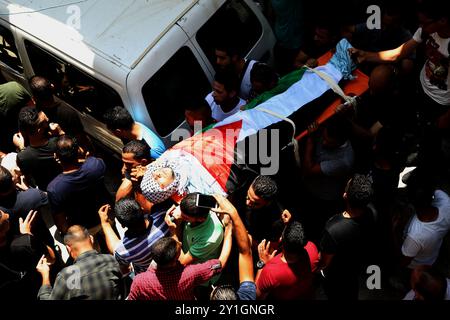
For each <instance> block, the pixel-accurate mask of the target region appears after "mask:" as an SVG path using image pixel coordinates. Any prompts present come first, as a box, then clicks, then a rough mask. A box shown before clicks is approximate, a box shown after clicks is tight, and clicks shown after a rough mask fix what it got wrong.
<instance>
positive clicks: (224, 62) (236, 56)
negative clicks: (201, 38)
mask: <svg viewBox="0 0 450 320" xmlns="http://www.w3.org/2000/svg"><path fill="white" fill-rule="evenodd" d="M233 43H234V41H230V40H226V41H224V42H223V43H221V44H217V45H216V48H215V54H216V65H217V67H218V68H219V70H225V69H227V68H232V67H233V66H234V65H235V64H237V63H238V62H239V60H241V59H242V58H241V55H240V53H239V49H238V48H237V47H236V46H235V45H233Z"/></svg>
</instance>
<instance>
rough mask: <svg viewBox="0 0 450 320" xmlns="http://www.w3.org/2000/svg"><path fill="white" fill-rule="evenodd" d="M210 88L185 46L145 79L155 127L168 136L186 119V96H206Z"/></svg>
mask: <svg viewBox="0 0 450 320" xmlns="http://www.w3.org/2000/svg"><path fill="white" fill-rule="evenodd" d="M210 91H211V84H210V83H209V81H208V78H207V77H206V75H205V73H204V72H203V69H202V68H201V66H200V64H199V63H198V61H197V59H196V58H195V56H194V54H193V53H192V51H191V50H190V49H189V48H188V47H182V48H181V49H179V50H178V51H177V52H176V53H175V54H174V55H173V56H172V57H171V58H170V59H169V61H167V62H166V63H165V64H164V66H162V67H161V69H159V70H158V72H156V73H155V75H154V76H153V77H152V78H150V80H148V81H147V82H146V83H145V85H144V86H143V87H142V96H143V97H144V101H145V104H146V105H147V110H148V113H149V115H150V117H151V118H152V122H153V125H154V126H155V129H156V131H157V132H158V134H159V135H160V136H162V137H165V136H167V135H168V134H170V133H171V132H172V131H173V130H174V129H175V128H176V127H178V126H179V125H180V123H181V122H183V120H184V107H185V105H184V104H183V102H185V101H186V98H190V97H205V96H206V95H207V94H208V93H209V92H210Z"/></svg>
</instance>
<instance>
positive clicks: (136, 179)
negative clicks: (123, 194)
mask: <svg viewBox="0 0 450 320" xmlns="http://www.w3.org/2000/svg"><path fill="white" fill-rule="evenodd" d="M145 172H147V167H146V166H140V165H139V166H136V167H135V168H133V169H131V174H130V175H131V182H132V183H133V185H139V184H140V183H141V181H142V178H143V177H144V175H145Z"/></svg>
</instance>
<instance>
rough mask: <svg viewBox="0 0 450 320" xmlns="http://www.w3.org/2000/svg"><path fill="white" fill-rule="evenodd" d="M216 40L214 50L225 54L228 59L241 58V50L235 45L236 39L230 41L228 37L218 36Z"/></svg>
mask: <svg viewBox="0 0 450 320" xmlns="http://www.w3.org/2000/svg"><path fill="white" fill-rule="evenodd" d="M218 39H219V40H218V41H217V42H216V44H215V46H214V48H215V49H216V50H219V51H223V52H225V53H226V55H227V56H229V57H230V58H231V57H233V56H238V57H241V56H242V49H240V48H239V46H238V45H237V42H236V39H232V38H231V37H230V36H227V35H224V34H222V36H219V37H218Z"/></svg>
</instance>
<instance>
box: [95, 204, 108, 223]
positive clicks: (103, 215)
mask: <svg viewBox="0 0 450 320" xmlns="http://www.w3.org/2000/svg"><path fill="white" fill-rule="evenodd" d="M110 212H111V206H110V205H109V204H104V205H103V206H101V207H100V209H99V210H98V216H99V217H100V222H101V224H106V223H110V219H109V213H110Z"/></svg>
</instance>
